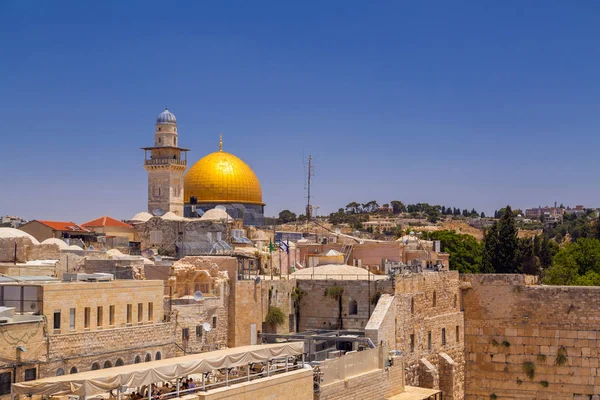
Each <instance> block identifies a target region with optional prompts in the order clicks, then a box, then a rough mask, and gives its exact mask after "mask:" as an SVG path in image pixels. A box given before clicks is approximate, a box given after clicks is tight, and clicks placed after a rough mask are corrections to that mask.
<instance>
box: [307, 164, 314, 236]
mask: <svg viewBox="0 0 600 400" xmlns="http://www.w3.org/2000/svg"><path fill="white" fill-rule="evenodd" d="M306 175H307V186H306V189H307V194H308V195H307V197H306V198H307V203H306V232H307V233H308V223H309V222H310V220H311V219H312V206H311V205H310V178H311V177H312V176H313V175H314V170H313V165H312V155H310V154H309V155H308V169H307V173H306Z"/></svg>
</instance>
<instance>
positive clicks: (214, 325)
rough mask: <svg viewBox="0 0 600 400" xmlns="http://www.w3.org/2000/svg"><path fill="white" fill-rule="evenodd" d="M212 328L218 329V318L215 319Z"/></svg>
mask: <svg viewBox="0 0 600 400" xmlns="http://www.w3.org/2000/svg"><path fill="white" fill-rule="evenodd" d="M212 327H213V328H216V327H217V317H213V323H212Z"/></svg>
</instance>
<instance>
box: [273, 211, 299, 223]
mask: <svg viewBox="0 0 600 400" xmlns="http://www.w3.org/2000/svg"><path fill="white" fill-rule="evenodd" d="M295 220H296V214H294V213H293V212H291V211H290V210H283V211H282V212H280V213H279V218H278V219H277V222H278V223H280V224H287V223H288V222H294V221H295Z"/></svg>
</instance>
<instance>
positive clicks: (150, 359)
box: [146, 353, 152, 362]
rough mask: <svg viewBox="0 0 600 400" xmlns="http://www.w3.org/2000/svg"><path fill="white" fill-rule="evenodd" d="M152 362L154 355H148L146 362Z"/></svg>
mask: <svg viewBox="0 0 600 400" xmlns="http://www.w3.org/2000/svg"><path fill="white" fill-rule="evenodd" d="M148 361H152V355H151V354H150V353H148V354H146V362H148Z"/></svg>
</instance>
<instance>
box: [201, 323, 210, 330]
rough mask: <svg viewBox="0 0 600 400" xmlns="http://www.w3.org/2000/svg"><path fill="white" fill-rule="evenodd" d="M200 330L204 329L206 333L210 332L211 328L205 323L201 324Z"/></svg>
mask: <svg viewBox="0 0 600 400" xmlns="http://www.w3.org/2000/svg"><path fill="white" fill-rule="evenodd" d="M202 329H204V330H205V331H206V332H210V331H211V329H212V327H211V326H210V324H209V323H208V322H205V323H203V324H202Z"/></svg>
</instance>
